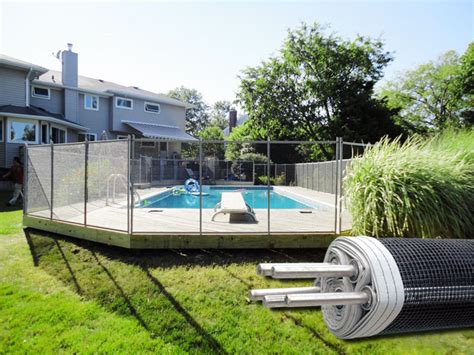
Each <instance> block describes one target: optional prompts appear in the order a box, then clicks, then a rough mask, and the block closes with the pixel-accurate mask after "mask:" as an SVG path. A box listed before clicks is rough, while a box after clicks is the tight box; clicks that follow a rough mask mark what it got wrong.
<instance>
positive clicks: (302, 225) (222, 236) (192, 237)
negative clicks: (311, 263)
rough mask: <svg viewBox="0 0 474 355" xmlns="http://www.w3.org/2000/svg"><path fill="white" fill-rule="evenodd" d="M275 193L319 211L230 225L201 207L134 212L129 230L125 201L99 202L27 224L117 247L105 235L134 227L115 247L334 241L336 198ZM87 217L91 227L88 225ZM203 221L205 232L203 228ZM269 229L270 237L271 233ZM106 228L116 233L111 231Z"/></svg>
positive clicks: (260, 214) (288, 190) (345, 218)
mask: <svg viewBox="0 0 474 355" xmlns="http://www.w3.org/2000/svg"><path fill="white" fill-rule="evenodd" d="M164 190H165V188H153V189H147V190H140V195H141V196H142V198H147V197H149V196H151V195H155V194H157V193H158V192H160V191H164ZM275 191H277V192H279V193H281V194H285V195H288V196H290V197H295V198H297V199H299V200H300V201H302V202H303V201H304V202H309V201H312V202H313V203H314V202H317V203H318V205H319V206H320V207H319V208H317V209H312V210H297V209H272V210H271V211H270V216H269V215H268V210H267V209H255V213H256V217H257V222H256V223H255V222H252V221H250V220H249V219H246V218H243V219H240V220H232V221H229V216H228V215H220V216H218V217H217V218H216V220H215V221H211V218H212V215H213V212H214V211H213V210H212V209H203V210H202V215H201V214H200V211H199V209H175V208H173V209H161V208H134V209H133V222H132V223H131V224H132V225H131V226H129V225H128V222H127V208H126V204H125V203H124V202H125V201H118V202H119V203H118V204H117V205H115V206H105V204H104V203H103V202H102V201H96V202H92V203H89V204H88V207H87V211H88V212H87V216H85V215H84V206H83V205H81V204H77V205H71V206H65V207H59V208H55V209H54V217H53V220H52V221H51V220H49V218H50V212H49V211H38V212H35V213H32V214H31V213H30V214H29V215H28V216H26V217H25V225H26V226H29V227H33V228H39V229H41V228H43V229H45V230H48V231H52V232H54V231H57V232H58V233H61V234H66V235H70V236H74V237H79V238H84V236H85V235H86V234H87V231H88V230H90V231H91V235H95V234H96V233H98V232H97V231H100V233H99V234H98V235H100V236H101V237H100V238H98V239H97V237H94V238H95V240H96V241H99V242H105V243H107V244H115V243H114V242H113V241H114V240H113V238H112V239H108V238H107V237H105V236H106V235H109V236H114V235H115V234H117V235H121V234H124V235H125V236H128V234H127V230H128V228H129V227H133V233H132V235H131V236H128V237H130V238H129V241H126V240H127V237H125V239H123V237H122V236H120V238H119V239H120V242H119V244H117V245H120V246H125V247H129V248H134V247H135V248H148V247H151V248H163V247H171V245H172V246H173V247H176V248H178V247H179V248H186V247H187V248H189V247H200V248H211V247H226V248H232V247H237V248H252V247H256V248H263V247H270V246H271V247H281V248H291V247H311V246H313V247H316V246H321V242H323V241H325V240H326V239H325V238H324V237H322V236H323V235H327V236H332V237H334V235H335V210H334V200H335V198H334V195H331V194H326V193H321V192H317V191H313V190H308V189H305V188H301V187H275ZM85 217H86V221H87V227H84V220H85ZM269 217H270V221H269ZM201 218H202V230H200V227H199V224H200V223H199V222H200V219H201ZM269 222H270V223H269ZM81 225H82V226H81ZM268 225H270V233H271V235H269V234H268ZM71 226H73V227H71ZM108 229H111V230H114V232H108V231H107V230H108ZM342 229H343V230H347V229H350V216H349V214H348V213H347V212H346V211H343V212H342ZM107 233H109V234H107ZM332 237H331V238H332ZM104 238H105V239H104ZM318 238H319V239H318ZM84 239H90V238H84ZM326 241H330V240H329V239H327V240H326ZM124 243H125V244H124Z"/></svg>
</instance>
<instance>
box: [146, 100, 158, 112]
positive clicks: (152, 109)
mask: <svg viewBox="0 0 474 355" xmlns="http://www.w3.org/2000/svg"><path fill="white" fill-rule="evenodd" d="M160 110H161V108H160V105H159V104H154V103H152V102H145V112H151V113H160Z"/></svg>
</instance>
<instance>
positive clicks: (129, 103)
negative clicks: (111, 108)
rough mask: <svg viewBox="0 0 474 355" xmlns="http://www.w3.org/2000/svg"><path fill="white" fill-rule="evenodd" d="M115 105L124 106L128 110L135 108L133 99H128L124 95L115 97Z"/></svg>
mask: <svg viewBox="0 0 474 355" xmlns="http://www.w3.org/2000/svg"><path fill="white" fill-rule="evenodd" d="M115 107H117V108H124V109H127V110H132V109H133V100H132V99H126V98H124V97H116V98H115Z"/></svg>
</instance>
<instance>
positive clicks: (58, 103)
mask: <svg viewBox="0 0 474 355" xmlns="http://www.w3.org/2000/svg"><path fill="white" fill-rule="evenodd" d="M33 86H34V85H33ZM33 86H32V87H33ZM31 91H33V90H31ZM30 102H31V105H33V106H37V107H41V108H44V109H45V110H47V111H49V112H53V113H61V114H62V113H64V93H63V90H61V89H53V88H50V98H49V100H48V99H42V98H38V97H31V98H30Z"/></svg>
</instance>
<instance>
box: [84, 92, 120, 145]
mask: <svg viewBox="0 0 474 355" xmlns="http://www.w3.org/2000/svg"><path fill="white" fill-rule="evenodd" d="M110 101H111V100H110V99H109V98H107V97H99V110H98V111H93V110H86V109H85V108H84V94H79V107H78V117H79V123H80V124H81V125H83V126H86V127H88V128H89V131H88V133H95V134H97V139H100V135H101V134H102V132H103V131H104V130H105V131H106V132H107V136H108V137H109V138H113V137H111V134H110V132H109V131H110Z"/></svg>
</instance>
